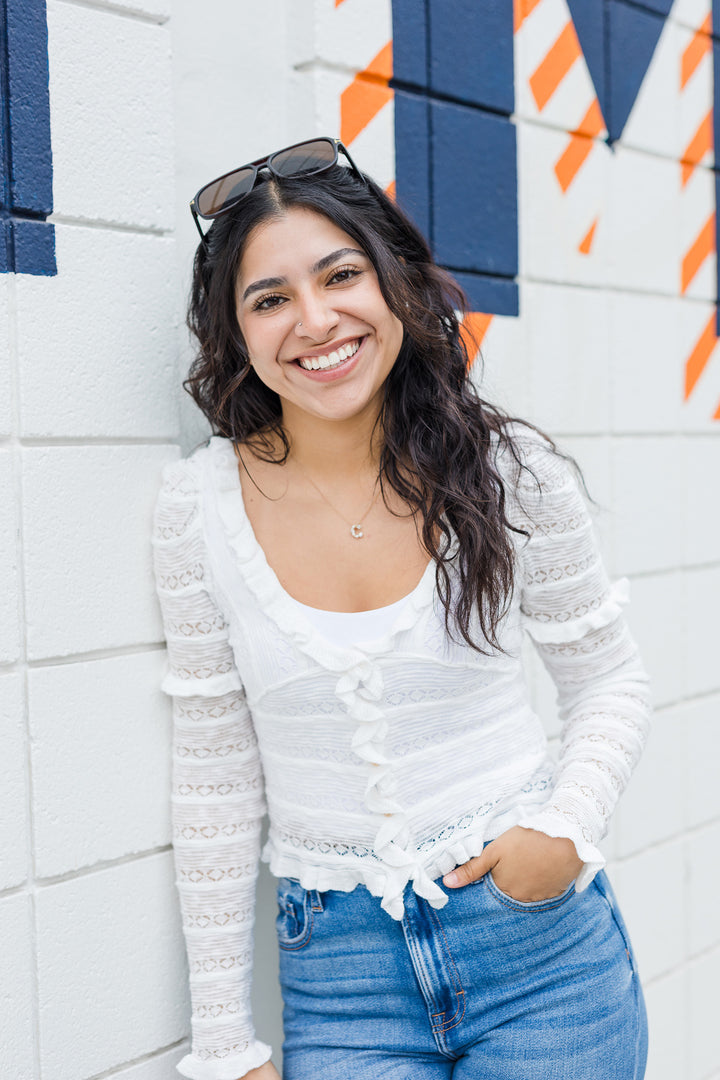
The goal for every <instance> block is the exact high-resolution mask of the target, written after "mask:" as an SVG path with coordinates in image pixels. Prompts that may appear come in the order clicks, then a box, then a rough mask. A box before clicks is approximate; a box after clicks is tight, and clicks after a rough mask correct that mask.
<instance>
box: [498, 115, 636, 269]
mask: <svg viewBox="0 0 720 1080" xmlns="http://www.w3.org/2000/svg"><path fill="white" fill-rule="evenodd" d="M516 131H517V154H518V213H519V220H520V222H521V228H520V273H521V276H522V277H527V278H532V279H535V280H539V281H555V282H562V283H572V284H574V285H595V286H602V285H605V284H606V283H607V282H608V280H609V279H610V275H609V270H608V259H609V256H610V249H609V243H610V242H611V240H612V234H611V231H610V215H609V212H608V209H609V208H608V185H609V183H610V180H609V173H610V172H612V170H613V169H614V168H615V165H616V163H615V161H614V158H613V156H612V154H611V152H610V150H609V149H608V147H607V145H606V144H605V143H604V142H602V141H601V140H598V139H596V140H594V141H593V144H592V148H591V150H590V152H589V154H588V156H587V157H586V158H585V160H584V162H583V163H582V165H580V167H579V169H578V171H577V172H576V174H575V176H574V179H573V180H572V183H571V184H570V185H569V187H568V188H567V190H566V191H563V189H562V188H561V186H560V183H559V180H558V175H557V173H556V171H555V169H556V166H558V162H560V161H561V160H562V159H563V155H565V154H566V153H567V152H568V147H569V146H570V143H571V136H570V135H569V134H567V133H566V132H563V131H557V130H553V129H550V128H546V127H542V126H540V125H538V124H531V123H528V122H524V121H520V122H519V123H518V124H517V126H516ZM558 167H559V166H558ZM593 225H595V231H594V234H593V239H592V243H591V246H590V250H589V252H588V253H587V254H583V253H582V252H581V251H580V245H581V243H582V242H583V240H584V239H585V237H586V236H587V235H588V234H589V232H590V230H591V228H592V227H593Z"/></svg>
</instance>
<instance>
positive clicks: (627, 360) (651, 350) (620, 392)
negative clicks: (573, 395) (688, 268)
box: [609, 262, 682, 434]
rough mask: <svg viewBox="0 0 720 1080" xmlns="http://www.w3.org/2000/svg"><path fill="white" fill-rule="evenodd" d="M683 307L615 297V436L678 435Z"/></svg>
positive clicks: (612, 326)
mask: <svg viewBox="0 0 720 1080" xmlns="http://www.w3.org/2000/svg"><path fill="white" fill-rule="evenodd" d="M675 265H676V263H675V262H673V266H675ZM681 306H682V305H681V302H680V301H679V300H673V299H672V298H671V297H667V298H666V297H660V296H642V295H639V294H634V295H633V294H632V293H628V292H622V291H618V292H614V293H612V294H611V296H610V302H609V316H610V358H611V364H612V386H613V396H612V424H613V428H614V430H615V431H616V432H627V433H632V434H634V433H640V432H653V433H658V432H665V431H675V430H677V428H678V425H679V422H680V414H681V409H682V375H681V364H682V359H681V357H682V348H681V345H680V340H679V316H680V309H681Z"/></svg>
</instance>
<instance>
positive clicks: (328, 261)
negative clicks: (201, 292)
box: [242, 247, 365, 302]
mask: <svg viewBox="0 0 720 1080" xmlns="http://www.w3.org/2000/svg"><path fill="white" fill-rule="evenodd" d="M347 255H361V256H362V257H363V258H365V252H364V251H361V250H360V248H351V247H344V248H338V249H337V251H331V252H330V254H329V255H323V257H322V259H318V261H317V262H316V263H315V265H314V266H311V267H310V273H311V274H321V273H322V271H323V270H327V268H328V267H329V266H332V264H333V263H334V262H337V261H338V259H344V258H345V257H346V256H347ZM282 285H287V278H284V277H269V278H261V279H260V280H259V281H253V282H252V283H251V284H250V285H248V287H247V289H246V290H245V292H244V293H243V296H242V298H243V302H244V301H245V300H247V298H248V296H250V294H251V293H254V292H262V291H263V289H279V288H280V287H281V286H282Z"/></svg>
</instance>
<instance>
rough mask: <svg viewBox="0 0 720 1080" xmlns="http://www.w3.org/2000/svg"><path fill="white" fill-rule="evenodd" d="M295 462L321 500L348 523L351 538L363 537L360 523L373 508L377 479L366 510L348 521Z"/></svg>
mask: <svg viewBox="0 0 720 1080" xmlns="http://www.w3.org/2000/svg"><path fill="white" fill-rule="evenodd" d="M295 464H296V465H297V467H298V469H299V470H300V472H301V473H302V474H303V476H304V477H305V479H306V480H308V481H309V482H310V483H311V484H312V486H313V487H314V488H315V490H316V491H317V493H318V495H319V496H320V498H321V499H323V500H324V501H325V502H326V503H327V504H328V506H329V507H330V509H331V510H334V511H335V513H336V514H337V516H338V517H339V518H342V520H343V521H344V522H345V524H346V525H349V526H350V535H351V536H352V538H353V540H362V538H363V537H364V535H365V533H364V532H363V529H362V523H363V521H364V520H365V518H366V517H367V516H368V514H369V513H370V511H371V510H372V508H373V506H374V505H375V503H376V502H377V500H378V496H379V494H380V489H379V488H378V490H377V491H375V488H377V480H376V481H375V484H374V486H373V497H372V499H371V500H370V505H369V506H368V508H367V510H366V511H365V513H364V514H363V515H362V516H361V517H359V518H358V520H357V521H355V522H352V521H348V519H347V518H346V517H345V515H344V514H341V513H340V511H339V510H338V508H337V506H333V504H332V503H331V502H330V500H329V499H328V497H327V495H326V494H325V492H324V491H322V490H321V489H320V488H319V487H318V486H317V484H316V483H315V481H314V480H313V478H312V476H310V474H309V473H306V472H305V470H304V469H303V467H302V465H300V464H299V463H298V462H297V461H296V462H295Z"/></svg>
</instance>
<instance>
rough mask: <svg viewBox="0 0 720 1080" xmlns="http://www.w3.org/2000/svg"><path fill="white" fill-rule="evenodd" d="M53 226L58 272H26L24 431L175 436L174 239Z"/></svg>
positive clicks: (21, 322)
mask: <svg viewBox="0 0 720 1080" xmlns="http://www.w3.org/2000/svg"><path fill="white" fill-rule="evenodd" d="M55 232H56V240H57V258H58V266H59V267H60V273H59V274H58V276H57V277H55V278H51V279H50V280H49V281H48V280H47V279H45V278H40V277H31V276H29V275H22V276H20V277H19V278H18V290H17V292H18V352H19V359H18V367H19V384H20V385H19V392H20V411H21V433H22V434H23V435H24V436H72V437H75V438H77V437H78V436H134V437H137V436H143V435H145V436H150V437H152V438H158V437H163V436H164V437H167V438H169V439H172V438H174V437H175V436H176V434H177V429H178V416H177V412H178V409H177V402H178V399H179V397H180V395H181V394H182V393H183V391H182V389H181V385H180V384H181V380H182V376H181V374H180V372H179V370H178V368H177V363H176V357H177V341H178V333H177V328H178V323H179V320H180V316H181V312H180V310H179V305H180V297H179V294H178V292H177V291H176V284H175V279H174V275H173V273H172V268H173V259H174V245H173V242H172V241H171V240H167V239H164V238H163V237H159V236H148V235H138V234H137V233H128V232H113V231H111V230H107V229H102V230H101V229H83V228H77V227H72V226H70V227H68V226H61V225H58V226H57V227H56V230H55ZM38 311H42V313H43V314H42V318H38ZM59 341H61V342H62V354H59V353H58V342H59ZM70 358H72V362H68V361H69V359H70Z"/></svg>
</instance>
